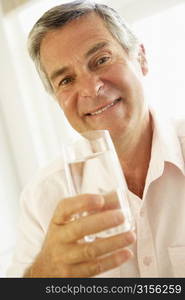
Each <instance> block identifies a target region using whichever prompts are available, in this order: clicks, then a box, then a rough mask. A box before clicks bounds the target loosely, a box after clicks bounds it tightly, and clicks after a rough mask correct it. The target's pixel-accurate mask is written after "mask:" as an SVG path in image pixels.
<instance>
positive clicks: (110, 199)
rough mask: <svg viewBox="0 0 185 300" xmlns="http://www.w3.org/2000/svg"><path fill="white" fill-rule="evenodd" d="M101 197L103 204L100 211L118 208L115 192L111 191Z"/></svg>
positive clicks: (118, 202) (118, 201) (118, 203)
mask: <svg viewBox="0 0 185 300" xmlns="http://www.w3.org/2000/svg"><path fill="white" fill-rule="evenodd" d="M103 196H104V201H105V203H104V205H103V207H102V210H107V209H116V208H120V200H119V198H118V193H117V191H111V192H109V193H106V194H104V195H103Z"/></svg>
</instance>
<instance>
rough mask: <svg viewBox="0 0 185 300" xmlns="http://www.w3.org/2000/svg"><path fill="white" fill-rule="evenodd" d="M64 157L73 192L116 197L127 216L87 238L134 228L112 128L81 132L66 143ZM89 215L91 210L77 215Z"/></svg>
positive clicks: (91, 238) (119, 206)
mask: <svg viewBox="0 0 185 300" xmlns="http://www.w3.org/2000/svg"><path fill="white" fill-rule="evenodd" d="M64 160H65V172H66V177H67V184H68V191H69V196H75V195H79V194H87V193H88V194H91V193H92V194H102V195H104V197H105V199H106V198H107V199H108V198H109V199H110V197H112V199H113V201H114V207H116V209H120V210H121V211H122V212H123V215H124V218H125V221H124V223H123V224H122V225H119V226H116V227H114V228H111V229H108V230H106V231H102V232H99V233H96V234H93V235H91V236H86V237H85V240H86V241H88V242H90V241H93V240H95V238H97V237H98V238H102V237H108V236H111V235H115V234H118V233H121V232H124V231H128V230H131V229H133V218H132V214H131V211H130V206H129V198H128V188H127V184H126V180H125V177H124V174H123V171H122V168H121V166H120V163H119V159H118V157H117V154H116V151H115V148H114V145H113V142H112V140H111V137H110V134H109V131H107V130H93V131H88V132H85V133H83V134H81V137H80V138H79V139H78V140H77V141H75V142H74V143H72V144H69V145H66V146H65V147H64ZM115 204H116V205H115ZM87 215H88V212H83V213H82V214H79V215H76V217H77V218H78V217H82V216H87Z"/></svg>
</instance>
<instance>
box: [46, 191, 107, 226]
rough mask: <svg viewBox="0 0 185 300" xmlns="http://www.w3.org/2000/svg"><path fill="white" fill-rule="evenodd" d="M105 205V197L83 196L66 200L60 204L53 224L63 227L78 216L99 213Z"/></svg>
mask: <svg viewBox="0 0 185 300" xmlns="http://www.w3.org/2000/svg"><path fill="white" fill-rule="evenodd" d="M103 205H104V197H103V196H101V195H96V194H82V195H78V196H75V197H70V198H65V199H63V200H61V201H60V203H59V204H58V206H57V208H56V210H55V213H54V215H53V218H52V222H53V223H55V224H57V225H62V224H65V223H67V222H69V221H70V220H71V219H72V217H74V216H75V215H77V214H78V215H80V213H83V212H91V211H93V212H94V211H98V210H100V209H101V208H102V206H103Z"/></svg>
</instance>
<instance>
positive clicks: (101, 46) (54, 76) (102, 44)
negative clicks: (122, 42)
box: [50, 42, 108, 81]
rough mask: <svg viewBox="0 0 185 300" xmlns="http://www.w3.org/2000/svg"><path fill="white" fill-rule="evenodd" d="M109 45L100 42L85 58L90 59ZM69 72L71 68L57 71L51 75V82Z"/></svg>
mask: <svg viewBox="0 0 185 300" xmlns="http://www.w3.org/2000/svg"><path fill="white" fill-rule="evenodd" d="M107 45H108V43H107V42H100V43H97V44H95V45H94V46H93V47H92V48H90V49H89V50H88V51H87V53H86V54H85V58H88V57H89V56H91V55H92V54H94V53H96V52H97V51H99V50H101V49H102V48H104V47H106V46H107ZM68 70H69V67H67V66H66V67H62V68H60V69H57V70H55V71H53V72H52V73H51V76H50V80H51V81H53V80H54V79H56V78H57V77H58V76H61V75H62V74H64V73H66V72H67V71H68Z"/></svg>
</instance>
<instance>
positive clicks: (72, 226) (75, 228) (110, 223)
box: [58, 209, 124, 243]
mask: <svg viewBox="0 0 185 300" xmlns="http://www.w3.org/2000/svg"><path fill="white" fill-rule="evenodd" d="M123 222H124V216H123V214H122V212H121V211H120V210H116V209H114V210H107V211H105V212H101V213H97V214H93V215H90V216H87V217H83V218H80V219H78V220H76V221H74V222H71V223H68V224H66V225H63V226H61V228H60V229H59V230H58V235H59V236H58V238H59V239H60V241H61V242H63V243H73V242H75V241H77V240H80V239H82V238H84V237H85V236H86V235H90V234H94V233H97V232H101V231H103V230H106V229H109V228H112V227H115V226H118V225H120V224H122V223H123Z"/></svg>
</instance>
